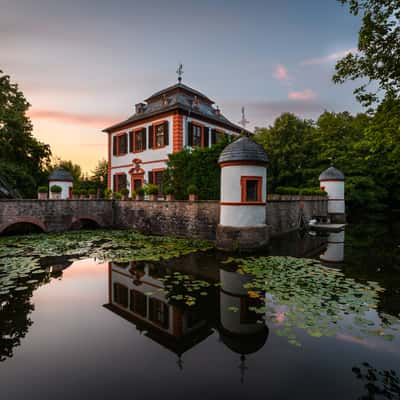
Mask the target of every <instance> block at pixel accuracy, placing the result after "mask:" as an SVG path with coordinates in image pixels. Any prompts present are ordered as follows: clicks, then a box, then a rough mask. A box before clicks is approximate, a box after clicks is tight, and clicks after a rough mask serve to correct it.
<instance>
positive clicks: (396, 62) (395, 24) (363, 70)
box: [333, 0, 400, 105]
mask: <svg viewBox="0 0 400 400" xmlns="http://www.w3.org/2000/svg"><path fill="white" fill-rule="evenodd" d="M339 1H340V2H341V3H342V4H347V5H348V6H349V9H350V13H352V14H353V15H358V14H360V13H362V25H361V29H360V31H359V35H358V52H357V53H355V54H354V53H349V54H348V55H347V56H345V57H344V58H342V59H341V60H339V61H338V62H337V64H336V73H335V75H334V76H333V81H334V82H336V83H343V82H345V81H346V80H348V79H350V80H356V79H364V81H365V82H364V83H363V84H362V85H361V86H359V87H358V88H357V89H355V91H354V94H355V95H356V97H357V99H358V100H359V101H360V102H361V103H363V104H365V105H371V104H372V103H373V102H375V101H377V100H378V94H379V91H382V92H383V94H384V97H385V96H388V97H393V98H399V97H400V22H399V21H400V2H399V0H339ZM371 83H373V85H375V84H377V86H378V90H375V91H374V90H372V91H371V90H369V87H370V85H371Z"/></svg>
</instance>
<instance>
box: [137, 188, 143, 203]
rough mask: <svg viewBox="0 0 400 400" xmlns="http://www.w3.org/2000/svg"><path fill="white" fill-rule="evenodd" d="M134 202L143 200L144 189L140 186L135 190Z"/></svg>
mask: <svg viewBox="0 0 400 400" xmlns="http://www.w3.org/2000/svg"><path fill="white" fill-rule="evenodd" d="M135 192H136V200H143V199H144V187H142V186H140V187H138V188H137V189H136V191H135Z"/></svg>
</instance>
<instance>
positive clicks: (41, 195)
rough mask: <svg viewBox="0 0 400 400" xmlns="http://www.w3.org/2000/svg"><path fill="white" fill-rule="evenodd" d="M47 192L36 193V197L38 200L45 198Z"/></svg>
mask: <svg viewBox="0 0 400 400" xmlns="http://www.w3.org/2000/svg"><path fill="white" fill-rule="evenodd" d="M47 197H48V194H47V193H38V194H37V198H38V200H47Z"/></svg>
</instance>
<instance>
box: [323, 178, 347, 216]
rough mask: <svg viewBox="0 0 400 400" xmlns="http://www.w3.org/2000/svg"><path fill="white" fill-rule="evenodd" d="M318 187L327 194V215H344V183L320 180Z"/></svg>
mask: <svg viewBox="0 0 400 400" xmlns="http://www.w3.org/2000/svg"><path fill="white" fill-rule="evenodd" d="M320 187H321V188H324V190H325V191H326V192H327V193H328V214H344V213H345V201H344V181H342V180H321V181H320Z"/></svg>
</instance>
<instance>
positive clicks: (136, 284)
mask: <svg viewBox="0 0 400 400" xmlns="http://www.w3.org/2000/svg"><path fill="white" fill-rule="evenodd" d="M182 272H184V271H182ZM166 274H167V272H166V268H165V266H160V265H158V264H152V263H143V262H139V263H136V262H130V263H112V262H110V263H109V302H108V304H105V305H104V307H106V308H107V309H109V310H111V311H112V312H114V313H116V314H118V315H119V316H121V317H122V318H124V319H126V320H128V321H130V322H132V323H133V324H134V325H135V326H136V328H137V329H138V330H140V331H146V336H148V337H149V338H150V339H152V340H154V341H155V342H157V343H159V344H160V345H162V346H163V347H164V348H167V349H169V350H171V351H173V352H174V353H175V354H177V356H178V365H179V367H182V365H183V364H182V359H181V356H182V354H183V353H185V352H186V351H188V350H189V349H191V348H193V347H195V346H196V345H197V344H198V343H200V342H202V341H203V340H204V339H206V338H207V337H208V336H209V335H211V334H212V333H213V332H214V331H217V332H218V333H219V335H220V338H221V341H222V342H223V343H224V344H225V346H226V347H227V348H229V349H230V350H231V351H233V352H235V353H237V354H239V355H240V366H239V368H240V370H241V373H242V374H241V375H242V379H243V373H244V371H245V369H246V366H245V356H246V355H247V354H250V353H254V352H256V351H258V350H259V349H261V348H262V347H263V346H264V344H265V342H266V340H267V337H268V328H267V327H266V326H265V325H264V323H262V322H258V319H259V317H258V316H257V314H256V313H254V312H252V311H251V307H252V306H257V305H259V304H258V302H259V301H260V300H259V299H258V298H250V297H249V296H248V294H247V290H246V289H245V288H244V287H243V285H244V284H245V283H247V282H248V280H249V277H248V276H246V275H240V274H237V273H235V272H230V271H226V270H223V269H217V268H216V269H215V274H214V276H213V277H212V278H213V279H212V281H213V282H212V283H219V285H212V286H211V287H210V288H209V290H208V295H207V296H204V297H203V296H200V298H198V299H197V301H196V304H195V305H193V306H187V305H185V304H183V303H182V302H178V301H176V300H172V299H170V298H169V297H168V295H167V294H166V293H165V292H163V291H161V290H160V289H163V288H164V281H162V280H161V279H160V278H162V277H163V275H166ZM196 278H197V279H201V277H196ZM207 280H208V281H209V282H210V277H209V276H208V279H207ZM174 294H179V293H174Z"/></svg>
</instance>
